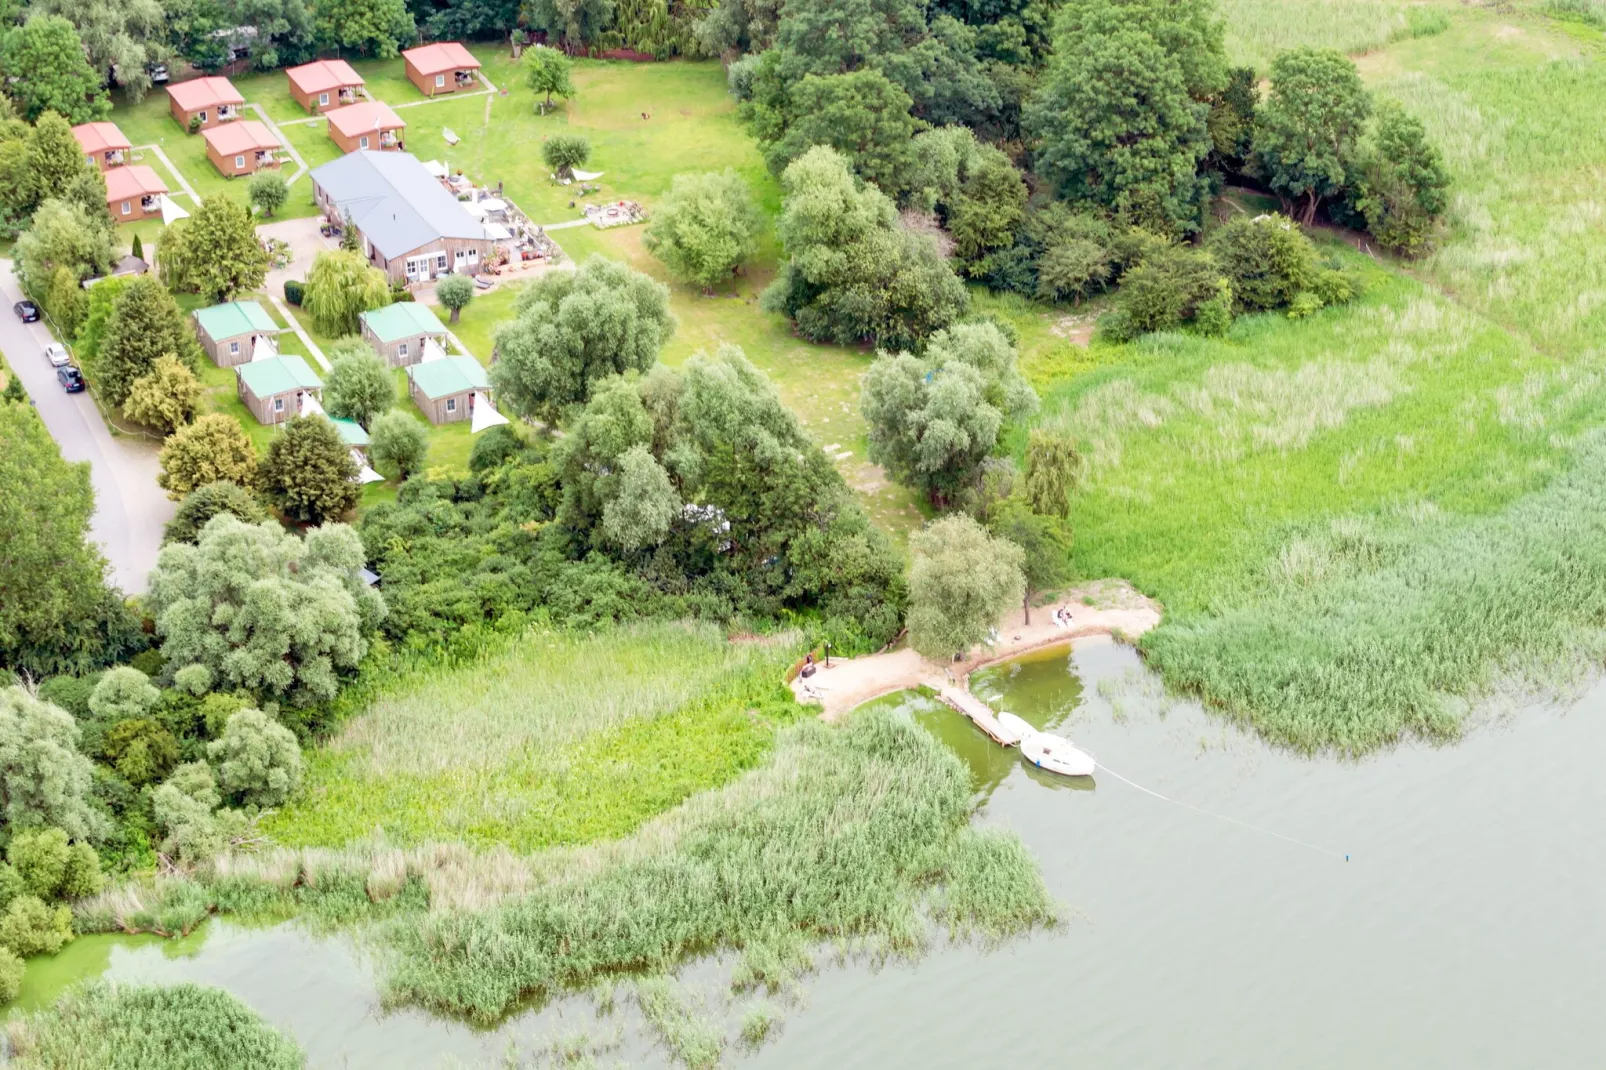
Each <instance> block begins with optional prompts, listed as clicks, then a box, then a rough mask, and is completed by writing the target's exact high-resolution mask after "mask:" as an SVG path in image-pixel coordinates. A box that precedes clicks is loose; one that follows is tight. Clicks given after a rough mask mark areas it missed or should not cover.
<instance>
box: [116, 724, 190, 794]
mask: <svg viewBox="0 0 1606 1070" xmlns="http://www.w3.org/2000/svg"><path fill="white" fill-rule="evenodd" d="M100 756H101V758H102V759H103V760H104V761H105V762H106V764H108V765H110V766H111V767H112V768H113V769H115V770H116V771H117V775H118V776H120V777H122V778H123V779H124V780H126V781H128V782H129V783H130V784H132V785H134V787H136V788H143V787H145V786H146V785H147V784H154V783H157V782H159V781H160V780H161V779H162V778H163V777H164V776H166V775H167V774H168V772H169V771H171V770H172V768H173V766H175V765H177V764H178V758H179V750H178V740H177V739H175V738H174V736H173V733H171V732H169V731H168V730H167V729H166V728H164V727H162V726H161V725H160V724H158V723H157V722H156V721H154V720H151V719H150V718H148V717H139V718H134V719H131V720H127V721H118V722H117V723H116V724H114V725H112V726H111V728H110V729H108V730H107V732H106V735H105V736H104V738H103V739H102V741H101V746H100Z"/></svg>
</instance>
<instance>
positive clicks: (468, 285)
mask: <svg viewBox="0 0 1606 1070" xmlns="http://www.w3.org/2000/svg"><path fill="white" fill-rule="evenodd" d="M435 299H436V300H437V301H439V302H440V303H441V304H442V305H443V306H445V307H446V308H447V309H448V310H450V311H451V313H452V322H453V323H456V322H457V318H458V316H459V315H460V314H461V313H462V311H463V309H465V308H467V307H468V303H469V302H470V301H472V300H474V280H473V279H471V278H469V277H468V276H467V275H448V276H446V277H445V278H444V279H442V280H441V281H440V282H437V283H436V284H435Z"/></svg>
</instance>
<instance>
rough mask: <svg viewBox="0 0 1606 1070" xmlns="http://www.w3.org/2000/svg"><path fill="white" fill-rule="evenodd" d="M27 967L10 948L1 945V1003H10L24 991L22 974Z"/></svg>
mask: <svg viewBox="0 0 1606 1070" xmlns="http://www.w3.org/2000/svg"><path fill="white" fill-rule="evenodd" d="M26 970H27V967H26V966H24V965H23V962H22V959H21V958H20V957H19V956H18V955H17V953H16V952H14V951H12V950H11V949H10V948H4V947H0V1004H4V1003H10V1002H11V1001H12V1000H14V999H16V998H17V994H18V993H20V992H21V991H22V975H23V974H24V973H25V972H26Z"/></svg>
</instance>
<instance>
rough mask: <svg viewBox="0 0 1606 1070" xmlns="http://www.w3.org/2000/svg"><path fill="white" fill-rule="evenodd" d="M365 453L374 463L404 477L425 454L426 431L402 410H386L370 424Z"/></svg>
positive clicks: (416, 468) (420, 465)
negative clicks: (371, 425)
mask: <svg viewBox="0 0 1606 1070" xmlns="http://www.w3.org/2000/svg"><path fill="white" fill-rule="evenodd" d="M369 438H370V440H369V443H368V453H369V455H370V456H371V457H373V459H374V463H375V464H377V465H383V466H384V467H386V468H390V469H394V470H395V472H396V475H397V478H399V479H402V480H406V479H408V478H410V477H411V476H413V475H415V474H416V473H418V472H419V471H421V470H422V469H423V467H424V460H425V458H426V457H428V456H429V433H428V432H427V431H425V430H424V425H423V424H421V423H419V422H418V420H416V419H414V418H413V417H412V416H409V415H408V414H407V413H405V412H387V413H385V415H383V416H381V417H380V418H379V420H378V422H376V423H375V424H374V430H373V434H372V435H371V436H370V437H369Z"/></svg>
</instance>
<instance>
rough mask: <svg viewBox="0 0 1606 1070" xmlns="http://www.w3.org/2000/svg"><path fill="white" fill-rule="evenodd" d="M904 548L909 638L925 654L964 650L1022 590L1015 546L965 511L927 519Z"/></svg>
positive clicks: (1019, 555) (993, 624) (943, 654)
mask: <svg viewBox="0 0 1606 1070" xmlns="http://www.w3.org/2000/svg"><path fill="white" fill-rule="evenodd" d="M909 550H910V556H911V558H912V561H911V563H910V566H909V617H908V624H909V643H910V645H911V646H913V647H914V648H915V649H916V650H918V651H919V652H920V653H922V654H924V655H926V656H927V657H930V658H943V659H947V658H950V657H953V656H954V655H955V654H963V653H965V652H966V651H968V650H969V649H970V648H971V647H973V646H975V645H976V644H977V643H979V642H981V641H982V640H983V639H985V638H987V634H988V633H989V632H990V631H991V630H992V629H993V628H994V627H996V626H997V624H998V621H999V618H1000V617H1001V616H1003V614H1004V612H1005V611H1006V610H1007V609H1009V607H1010V606H1012V605H1014V604H1015V603H1016V602H1019V601H1020V600H1021V599H1022V598H1023V597H1024V595H1025V589H1026V580H1025V578H1024V577H1023V576H1022V575H1021V564H1022V562H1023V560H1024V556H1025V555H1024V554H1023V553H1022V552H1021V549H1020V547H1018V546H1016V545H1015V544H1014V543H1012V542H1010V541H1009V540H1008V539H1001V538H995V537H993V536H991V535H988V534H987V532H986V530H985V529H983V528H982V526H981V525H980V524H978V523H976V521H974V520H972V519H971V518H970V517H968V516H964V515H958V516H949V517H944V518H943V519H941V520H937V521H934V522H933V523H931V524H929V525H927V526H926V527H924V528H922V529H921V530H920V531H917V532H915V533H914V534H913V535H911V536H910V537H909Z"/></svg>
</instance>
